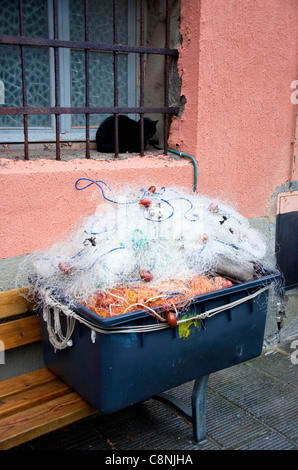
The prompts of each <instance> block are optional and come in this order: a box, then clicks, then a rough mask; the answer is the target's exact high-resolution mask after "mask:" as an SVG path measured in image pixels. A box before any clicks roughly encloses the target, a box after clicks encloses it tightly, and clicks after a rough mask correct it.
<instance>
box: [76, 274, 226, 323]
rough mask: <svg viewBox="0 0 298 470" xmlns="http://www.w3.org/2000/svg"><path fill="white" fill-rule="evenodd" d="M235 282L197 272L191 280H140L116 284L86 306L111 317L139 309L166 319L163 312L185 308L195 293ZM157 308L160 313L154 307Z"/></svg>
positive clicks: (205, 291)
mask: <svg viewBox="0 0 298 470" xmlns="http://www.w3.org/2000/svg"><path fill="white" fill-rule="evenodd" d="M230 286H232V282H231V281H229V280H227V279H225V278H223V277H220V276H216V277H207V276H206V277H204V276H194V277H192V278H191V279H189V280H172V281H164V282H161V283H159V284H154V283H151V282H150V283H149V282H144V281H139V282H135V283H133V285H127V284H125V285H122V286H117V287H116V288H114V289H111V290H109V291H106V292H98V293H96V294H95V295H93V296H91V297H89V300H88V302H86V303H85V306H86V307H88V308H89V309H90V310H92V311H93V312H95V313H97V314H98V315H100V316H102V317H104V318H108V317H113V316H115V315H123V314H125V313H128V312H133V311H137V310H146V311H147V312H148V313H149V314H151V315H153V316H155V317H157V318H159V319H160V320H162V321H165V320H164V317H163V314H166V313H167V312H169V311H173V310H174V311H175V312H176V313H177V309H179V310H181V309H184V308H186V307H187V306H188V305H189V304H190V303H191V301H192V300H193V298H194V297H196V296H198V295H202V294H206V293H208V292H212V291H215V290H219V289H223V288H225V287H230ZM156 308H158V311H159V312H160V313H157V312H156V311H155V310H154V309H156Z"/></svg>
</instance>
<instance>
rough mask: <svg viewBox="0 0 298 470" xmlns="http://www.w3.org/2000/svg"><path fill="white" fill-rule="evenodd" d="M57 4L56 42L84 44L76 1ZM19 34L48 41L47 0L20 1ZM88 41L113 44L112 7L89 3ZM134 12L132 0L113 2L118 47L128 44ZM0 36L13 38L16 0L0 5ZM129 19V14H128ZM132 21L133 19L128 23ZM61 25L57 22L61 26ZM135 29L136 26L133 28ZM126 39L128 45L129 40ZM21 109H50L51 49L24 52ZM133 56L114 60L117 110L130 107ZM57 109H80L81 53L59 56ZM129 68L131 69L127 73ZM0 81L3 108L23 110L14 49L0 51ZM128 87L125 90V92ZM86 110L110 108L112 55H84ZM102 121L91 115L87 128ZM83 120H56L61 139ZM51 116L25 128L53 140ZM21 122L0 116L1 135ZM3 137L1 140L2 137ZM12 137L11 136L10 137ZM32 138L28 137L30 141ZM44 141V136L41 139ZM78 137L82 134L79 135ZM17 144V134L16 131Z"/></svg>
mask: <svg viewBox="0 0 298 470" xmlns="http://www.w3.org/2000/svg"><path fill="white" fill-rule="evenodd" d="M57 3H58V18H59V19H60V20H59V29H58V30H59V38H60V39H65V40H76V41H84V39H85V21H84V2H83V1H82V0H60V1H59V2H57ZM23 4H24V34H25V36H28V37H44V38H46V37H53V4H52V0H24V2H23ZM88 8H89V11H88V17H89V40H90V41H92V42H96V43H106V44H112V43H113V2H112V1H111V0H101V1H98V0H89V2H88ZM133 9H134V10H135V2H134V1H133V0H118V9H117V12H118V18H117V39H118V42H119V43H120V44H128V41H129V40H130V41H131V37H132V35H131V29H132V24H129V14H131V11H132V10H133ZM0 11H1V21H0V34H8V35H16V36H19V34H20V29H19V2H18V0H0ZM134 13H135V12H134ZM134 18H135V17H134ZM61 20H62V21H61ZM133 27H134V28H135V27H136V25H135V24H134V25H133ZM129 38H130V39H129ZM24 51H25V71H26V92H27V104H28V106H32V107H48V106H53V105H54V58H53V49H52V48H50V49H49V48H43V47H32V46H30V47H29V46H26V47H24ZM129 56H130V57H129ZM132 56H135V55H134V54H130V55H128V54H126V53H121V54H118V104H119V106H128V105H136V101H135V98H134V101H133V100H132V96H134V97H135V89H136V65H135V64H136V62H134V63H133V61H132ZM59 65H60V87H61V89H60V92H61V95H60V105H61V106H66V107H69V106H72V107H83V106H85V104H86V96H85V90H86V85H85V53H84V51H82V50H75V49H72V50H68V49H66V48H61V49H60V51H59ZM133 67H134V68H133ZM0 81H1V82H3V86H4V96H5V100H4V104H1V105H0V106H16V107H22V106H23V93H22V68H21V52H20V47H19V46H13V45H0ZM129 87H130V88H129ZM89 104H90V106H100V107H105V106H109V107H110V106H114V74H113V53H112V52H100V51H90V54H89ZM105 117H106V116H105V115H91V116H90V126H91V127H93V128H96V127H97V126H98V125H99V124H100V122H101V121H102V120H103V119H104V118H105ZM85 122H86V120H85V115H72V116H70V115H64V116H61V121H60V124H61V125H60V129H61V132H62V133H64V134H65V135H66V134H67V133H70V132H76V134H75V137H74V138H75V139H76V138H80V135H79V134H78V133H77V130H78V128H81V129H82V128H84V127H85ZM53 123H54V121H53V119H52V117H51V116H46V115H29V116H28V124H29V128H32V129H42V128H47V129H49V130H50V131H51V132H52V133H53V138H54V136H55V133H54V127H51V125H52V126H53V125H54V124H53ZM22 126H23V116H0V127H1V128H2V129H4V128H6V129H12V130H13V129H14V130H16V129H22ZM6 135H7V134H6ZM14 135H16V134H14ZM32 135H33V134H30V133H29V139H30V136H31V137H32ZM35 135H37V134H35ZM47 135H49V134H47ZM81 137H83V132H81ZM20 138H21V139H22V138H23V137H22V132H21V131H20Z"/></svg>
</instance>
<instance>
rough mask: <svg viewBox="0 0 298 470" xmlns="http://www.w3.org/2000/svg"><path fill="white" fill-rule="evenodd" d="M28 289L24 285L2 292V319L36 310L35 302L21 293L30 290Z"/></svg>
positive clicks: (0, 301) (0, 305)
mask: <svg viewBox="0 0 298 470" xmlns="http://www.w3.org/2000/svg"><path fill="white" fill-rule="evenodd" d="M28 289H29V288H26V287H24V288H22V289H18V290H17V289H11V290H7V291H3V292H0V319H2V318H8V317H11V316H14V315H20V314H21V313H26V312H30V311H31V310H34V303H33V302H29V301H28V300H27V299H26V298H25V297H23V296H22V295H21V294H20V293H21V292H23V293H26V292H28Z"/></svg>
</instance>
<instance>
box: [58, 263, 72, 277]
mask: <svg viewBox="0 0 298 470" xmlns="http://www.w3.org/2000/svg"><path fill="white" fill-rule="evenodd" d="M58 268H59V269H60V271H62V272H63V273H64V274H70V273H71V271H72V267H71V266H70V264H68V263H67V262H66V261H65V262H62V261H61V262H60V263H59V264H58Z"/></svg>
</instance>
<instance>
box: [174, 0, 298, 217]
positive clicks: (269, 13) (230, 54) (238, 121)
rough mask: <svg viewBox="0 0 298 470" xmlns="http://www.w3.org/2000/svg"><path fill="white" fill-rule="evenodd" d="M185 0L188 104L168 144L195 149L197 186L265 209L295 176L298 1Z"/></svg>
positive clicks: (183, 63) (250, 213)
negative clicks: (293, 161)
mask: <svg viewBox="0 0 298 470" xmlns="http://www.w3.org/2000/svg"><path fill="white" fill-rule="evenodd" d="M181 3H182V9H181V32H182V36H183V45H182V47H181V50H180V59H179V67H180V74H181V76H182V94H184V95H185V97H186V99H187V104H186V107H185V112H184V114H183V116H182V119H180V120H178V119H175V122H174V125H173V126H172V133H171V139H170V146H172V148H175V146H176V144H179V147H180V148H181V150H182V151H184V152H186V153H189V154H192V155H195V156H196V158H197V161H198V166H199V170H198V174H199V181H198V190H199V191H202V192H215V193H220V194H222V195H223V197H227V198H231V199H234V200H235V201H236V202H237V205H238V207H239V209H240V210H241V212H242V213H244V215H245V216H247V217H258V216H262V215H265V214H266V209H267V206H268V204H269V201H270V198H271V195H272V193H273V191H274V190H275V189H276V187H277V186H279V185H281V184H283V183H286V181H287V180H289V179H290V176H291V168H292V159H293V144H292V143H291V140H292V139H293V138H294V135H295V129H294V125H295V113H296V106H295V105H294V104H293V103H292V102H291V93H292V92H293V90H292V88H291V83H292V82H293V80H295V79H297V70H298V54H297V50H298V27H297V24H298V3H297V1H296V0H270V1H269V0H237V1H233V0H227V1H221V0H202V1H201V2H193V1H192V0H182V2H181ZM198 17H200V21H197V18H198ZM296 179H297V178H296Z"/></svg>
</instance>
